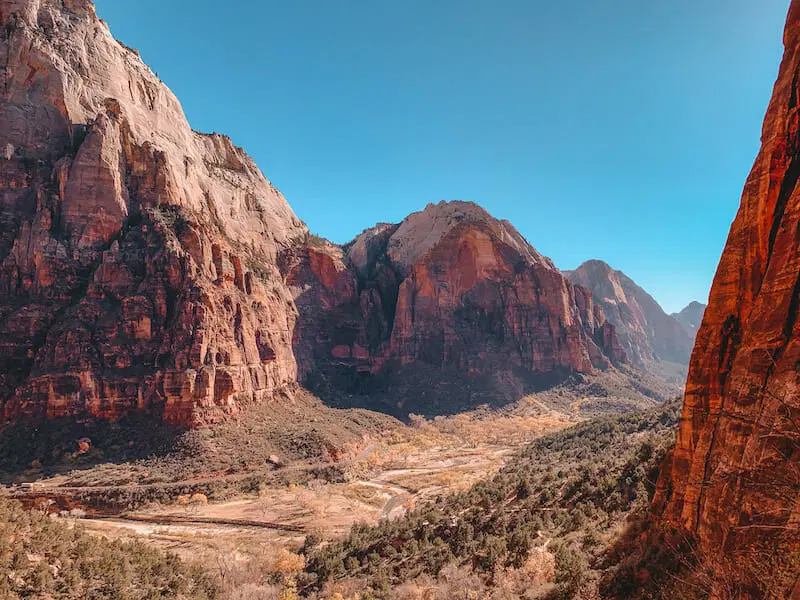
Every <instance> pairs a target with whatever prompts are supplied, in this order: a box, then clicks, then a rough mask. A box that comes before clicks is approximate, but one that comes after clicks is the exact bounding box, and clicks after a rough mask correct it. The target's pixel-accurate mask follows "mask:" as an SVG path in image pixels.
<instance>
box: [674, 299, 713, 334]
mask: <svg viewBox="0 0 800 600" xmlns="http://www.w3.org/2000/svg"><path fill="white" fill-rule="evenodd" d="M705 311H706V305H705V304H701V303H700V302H696V301H695V302H690V303H689V304H688V305H687V306H686V307H685V308H684V309H683V310H681V312H677V313H673V314H672V315H670V316H671V317H672V318H673V319H675V320H676V321H677V322H678V323H680V324H681V327H683V330H684V331H685V332H686V333H687V334H688V335H689V337H690V338H691V339H692V342H694V340H695V338H697V331H698V330H699V329H700V324H701V323H702V322H703V314H704V313H705Z"/></svg>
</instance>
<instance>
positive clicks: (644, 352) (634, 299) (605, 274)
mask: <svg viewBox="0 0 800 600" xmlns="http://www.w3.org/2000/svg"><path fill="white" fill-rule="evenodd" d="M564 275H565V276H566V277H568V278H569V279H570V280H571V281H573V282H574V283H577V284H578V285H581V286H583V287H585V288H587V289H588V290H591V292H592V295H593V296H594V298H595V301H596V302H597V303H598V304H599V305H600V306H601V307H602V308H603V311H604V312H605V314H606V317H607V318H608V320H609V321H610V322H611V323H612V324H613V325H614V327H615V328H616V330H617V335H618V336H619V341H620V344H621V345H622V347H623V348H624V349H625V352H626V353H627V355H628V357H629V358H630V359H631V361H632V362H634V363H635V364H637V365H639V366H640V367H647V366H648V365H649V364H650V363H652V362H653V361H657V360H664V361H668V362H673V363H678V364H684V365H685V364H687V363H688V362H689V355H690V354H691V352H692V341H693V338H690V336H689V335H688V334H687V333H686V332H685V331H684V329H683V327H681V325H680V323H678V321H677V320H676V319H675V318H674V317H671V316H670V315H668V314H666V313H665V312H664V310H663V309H662V308H661V306H659V304H658V302H656V301H655V300H654V299H653V297H652V296H650V294H648V293H647V292H645V291H644V290H643V289H642V288H641V287H639V286H638V285H636V283H635V282H634V281H633V280H632V279H631V278H630V277H628V276H627V275H625V273H623V272H622V271H615V270H614V269H612V268H611V267H610V266H608V265H607V264H606V263H604V262H602V261H599V260H590V261H587V262H585V263H583V264H582V265H581V266H580V267H578V268H577V269H576V270H574V271H565V272H564Z"/></svg>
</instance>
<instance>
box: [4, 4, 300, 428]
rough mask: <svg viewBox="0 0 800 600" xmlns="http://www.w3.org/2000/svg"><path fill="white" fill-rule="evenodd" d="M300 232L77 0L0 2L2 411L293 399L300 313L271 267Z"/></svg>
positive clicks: (242, 159)
mask: <svg viewBox="0 0 800 600" xmlns="http://www.w3.org/2000/svg"><path fill="white" fill-rule="evenodd" d="M305 234H306V230H305V227H304V225H303V224H302V223H301V222H300V220H299V219H297V217H295V215H294V214H293V212H292V210H291V208H290V207H289V205H288V204H287V203H286V201H285V200H284V199H283V197H282V196H281V195H280V193H279V192H278V191H277V190H276V189H275V188H274V187H272V186H271V185H270V183H269V182H268V181H267V180H266V179H265V178H264V176H263V175H262V174H261V173H260V172H259V170H258V169H257V168H256V166H255V165H254V163H253V162H252V160H251V159H250V158H248V157H247V156H246V155H245V153H244V152H243V151H242V150H241V149H240V148H237V147H235V146H234V145H233V144H232V143H231V141H230V140H229V139H227V138H225V137H222V136H218V135H203V134H200V133H197V132H194V131H192V130H191V128H190V127H189V124H188V123H187V121H186V119H185V117H184V114H183V111H182V109H181V106H180V104H179V103H178V101H177V99H176V98H175V97H174V96H173V94H172V93H171V92H170V91H169V89H167V87H166V86H165V85H164V84H163V83H161V81H160V80H159V79H158V78H157V77H156V76H155V75H154V74H153V73H152V72H151V71H150V69H149V68H148V67H147V66H145V65H144V64H143V63H142V61H141V59H140V57H139V55H138V54H137V53H136V52H134V51H132V50H130V49H128V48H126V47H124V46H123V45H121V44H120V43H119V42H117V41H116V40H114V38H113V37H112V36H111V34H110V32H109V30H108V27H107V26H106V25H105V23H103V22H102V21H101V20H99V19H98V18H97V16H96V15H95V12H94V7H93V4H92V3H91V2H89V1H88V0H70V1H66V0H65V1H62V0H0V402H2V412H3V415H4V417H5V418H17V417H21V416H29V417H34V418H43V417H57V416H63V415H82V414H91V415H94V416H100V417H109V418H115V417H118V416H120V415H121V414H124V413H126V412H129V411H131V410H151V411H154V412H158V413H159V414H162V415H163V418H164V419H166V420H168V421H172V422H176V423H181V424H190V425H194V424H200V423H206V422H212V421H215V420H218V419H220V418H222V417H224V416H225V415H226V414H230V413H231V412H235V411H236V410H237V406H239V405H240V403H243V402H258V401H263V400H265V399H268V398H271V397H275V396H280V395H286V394H291V391H292V389H293V386H294V385H295V379H296V364H295V359H294V355H293V350H292V331H293V326H294V321H295V318H296V310H295V308H294V304H293V301H292V297H291V295H290V294H289V293H288V291H287V289H286V287H285V286H284V284H283V280H282V277H281V275H280V273H279V270H278V268H277V266H276V265H277V257H278V254H279V253H280V252H281V251H282V250H283V249H285V248H287V247H289V246H292V245H293V244H295V242H296V241H297V240H298V239H300V238H302V237H303V236H304V235H305Z"/></svg>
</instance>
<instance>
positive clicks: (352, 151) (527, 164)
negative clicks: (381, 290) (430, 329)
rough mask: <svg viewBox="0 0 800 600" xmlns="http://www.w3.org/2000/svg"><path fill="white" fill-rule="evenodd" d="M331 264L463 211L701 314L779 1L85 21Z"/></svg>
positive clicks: (372, 7) (261, 5)
mask: <svg viewBox="0 0 800 600" xmlns="http://www.w3.org/2000/svg"><path fill="white" fill-rule="evenodd" d="M96 1H97V5H98V12H99V14H100V16H101V17H103V18H104V19H106V21H108V23H109V25H110V27H111V30H112V32H113V33H114V34H115V35H116V36H117V37H118V38H120V39H121V40H122V41H124V42H125V43H126V44H128V45H129V46H132V47H134V48H138V49H139V50H140V52H141V54H142V56H143V57H144V59H145V61H146V62H147V63H148V64H150V66H151V67H152V68H153V70H155V71H157V72H158V73H159V75H160V76H161V78H162V79H163V80H164V81H165V82H166V83H167V85H169V86H170V87H171V88H172V89H173V91H174V92H175V93H176V94H177V96H178V97H179V98H180V100H181V102H182V104H183V107H184V109H185V111H186V115H187V117H188V118H189V121H190V122H191V124H192V126H193V127H194V128H195V129H199V130H202V131H217V132H220V133H226V134H228V135H230V136H231V137H232V138H233V140H234V142H235V143H237V144H238V145H240V146H243V147H244V148H245V149H246V150H247V151H248V152H249V153H250V154H251V155H252V156H253V157H254V158H255V160H256V162H257V163H258V164H259V166H260V167H261V169H262V170H263V171H264V173H265V174H266V175H267V177H269V178H270V180H271V181H272V182H273V183H274V184H275V185H276V186H277V187H278V188H279V189H280V190H281V191H282V192H283V193H284V194H285V196H286V197H287V199H288V200H289V202H290V203H291V205H292V207H293V208H294V210H295V212H296V213H297V214H298V216H299V217H300V218H302V219H303V220H304V221H306V223H308V225H309V227H310V228H311V230H312V231H314V232H315V233H318V234H320V235H323V236H325V237H327V238H329V239H332V240H333V241H336V242H344V241H347V240H349V239H350V238H352V237H353V236H354V235H355V234H357V233H358V232H360V231H361V230H362V229H364V228H366V227H368V226H371V225H373V224H374V223H376V222H378V221H391V222H395V221H399V220H401V219H402V218H403V217H404V216H405V215H407V214H408V213H409V212H412V211H415V210H420V209H422V208H423V207H424V206H425V205H426V204H427V203H428V202H435V201H438V200H442V199H447V200H450V199H460V200H473V201H475V202H478V203H479V204H481V205H483V206H484V207H485V208H487V209H488V210H489V211H490V212H491V213H493V214H494V215H495V216H497V217H501V218H506V219H509V220H510V221H511V222H513V223H514V224H515V225H516V226H517V228H518V229H519V230H520V231H521V232H522V233H523V234H524V235H525V236H526V237H527V238H528V240H529V241H530V242H531V243H532V244H533V245H534V246H535V247H536V248H537V249H539V250H540V251H541V252H543V253H544V254H547V255H548V256H550V257H552V258H553V260H554V261H555V263H556V265H558V266H559V267H560V268H562V269H571V268H574V267H576V266H577V265H578V264H580V263H581V262H582V261H583V260H585V259H589V258H599V259H603V260H605V261H606V262H608V263H609V264H611V265H612V266H613V267H615V268H617V269H621V270H623V271H625V272H626V273H627V274H628V275H629V276H631V277H632V278H633V279H634V280H635V281H637V282H638V283H639V284H640V285H642V286H643V287H644V288H645V289H647V290H648V291H650V292H651V293H652V294H653V295H654V296H655V297H656V299H657V300H659V301H660V302H661V303H662V305H663V306H664V308H665V309H666V310H667V311H673V310H678V309H680V308H682V307H683V306H684V305H685V304H687V303H688V302H689V301H690V300H693V299H698V300H701V301H705V299H706V297H707V295H708V288H709V286H710V283H711V279H712V277H713V274H714V271H715V269H716V265H717V262H718V260H719V256H720V253H721V251H722V247H723V245H724V243H725V239H726V236H727V232H728V228H729V226H730V223H731V220H732V219H733V217H734V215H735V212H736V209H737V207H738V205H739V198H740V195H741V190H742V187H743V184H744V181H745V178H746V176H747V174H748V172H749V170H750V167H751V165H752V162H753V159H754V158H755V155H756V152H757V150H758V145H759V136H760V133H761V123H762V119H763V115H764V111H765V109H766V105H767V102H768V100H769V96H770V92H771V90H772V85H773V83H774V80H775V76H776V74H777V69H778V64H779V60H780V55H781V51H782V48H781V37H782V29H783V22H784V19H785V16H786V11H787V9H788V4H789V0H669V1H668V2H652V1H642V0H603V1H602V2H601V1H598V0H559V1H555V0H280V1H277V0H226V1H225V2H219V0H216V1H213V2H212V1H210V0H136V1H135V2H121V1H120V0H96Z"/></svg>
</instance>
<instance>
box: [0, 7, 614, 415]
mask: <svg viewBox="0 0 800 600" xmlns="http://www.w3.org/2000/svg"><path fill="white" fill-rule="evenodd" d="M0 64H2V65H5V66H4V67H2V70H1V71H0V78H1V79H0V82H2V90H3V91H2V97H0V150H2V155H1V156H0V406H2V416H3V418H4V419H18V418H32V419H43V418H55V417H62V416H87V415H88V416H94V417H102V418H111V419H115V418H119V417H121V416H122V415H125V414H127V413H129V412H132V411H146V412H150V413H153V414H155V415H158V416H160V417H162V418H163V419H164V420H166V421H168V422H172V423H177V424H182V425H190V426H196V425H202V424H206V423H212V422H215V421H218V420H220V419H222V418H224V417H225V416H226V415H228V414H231V413H234V412H236V411H237V410H239V408H240V407H241V406H242V405H244V404H249V403H257V402H263V401H267V400H269V399H272V398H277V397H285V396H291V395H292V394H293V392H294V390H295V388H296V385H297V379H298V371H299V375H300V377H301V378H302V379H303V381H305V382H307V383H309V384H310V385H312V387H313V386H314V385H319V386H321V387H322V388H324V387H325V386H328V387H329V388H330V389H336V390H338V391H342V392H344V393H350V392H352V391H353V390H364V389H375V388H376V386H377V388H378V389H381V390H384V391H388V392H391V393H390V394H389V395H390V396H391V397H392V398H397V399H399V401H400V403H401V404H402V402H403V401H404V399H407V398H409V397H411V398H412V399H413V400H414V401H415V402H416V404H417V405H420V404H421V405H423V406H425V404H426V403H429V401H430V402H433V403H435V402H437V398H446V397H449V396H452V395H456V396H457V395H459V394H463V393H464V392H465V389H466V390H467V391H466V393H467V395H468V396H469V398H468V400H470V401H472V400H475V393H476V392H475V390H477V389H479V388H480V389H481V390H484V391H485V392H486V396H485V398H486V400H487V401H490V400H493V399H494V398H496V397H497V393H498V390H499V393H501V394H502V395H503V396H505V397H508V398H515V397H519V396H520V395H521V394H522V393H523V392H524V390H525V389H526V388H528V387H531V386H532V385H542V384H543V383H544V382H547V381H551V380H554V379H555V378H561V377H564V376H566V375H568V374H570V373H576V372H577V373H590V372H592V371H593V370H595V369H605V368H608V367H609V366H610V365H612V363H615V362H616V363H620V362H623V361H624V360H625V354H624V352H623V350H622V349H621V347H620V346H619V344H618V342H617V339H616V335H615V333H614V328H613V327H612V326H611V324H610V323H609V322H608V321H606V319H605V316H604V314H603V311H602V310H601V309H600V307H598V306H597V305H596V304H595V303H594V301H593V299H592V296H591V294H590V293H589V292H588V291H587V290H585V289H583V288H581V287H579V286H575V285H573V284H571V283H570V282H569V281H568V280H566V279H565V278H564V277H563V276H562V275H561V273H560V272H559V271H558V270H557V269H556V268H555V267H554V266H553V264H552V263H551V262H550V261H549V259H546V258H544V257H543V256H541V255H540V254H539V253H537V252H536V250H534V249H533V248H532V247H531V246H530V245H529V244H528V243H527V242H526V241H525V240H524V239H523V238H522V236H520V234H519V233H517V231H516V230H515V229H514V228H513V227H512V226H511V225H510V224H508V223H506V222H501V221H497V220H495V219H493V218H491V217H490V216H489V215H488V214H487V213H486V212H485V211H483V210H482V209H480V208H478V207H477V206H475V205H472V204H467V203H452V204H445V203H443V204H440V205H437V206H433V205H431V206H429V207H428V208H427V209H426V210H425V211H422V212H420V213H416V214H413V215H411V216H410V217H408V218H407V219H406V220H405V221H403V223H401V224H400V225H378V226H377V227H375V228H373V229H371V230H368V231H366V232H364V233H363V234H362V235H361V236H359V237H358V238H357V239H356V240H354V242H353V243H352V244H350V245H349V246H347V247H346V248H339V247H336V246H334V245H332V244H329V243H327V242H325V241H324V240H321V239H318V238H316V237H315V236H311V235H309V233H308V231H307V229H306V228H305V226H304V225H303V224H302V222H301V221H300V220H298V219H297V217H295V215H294V214H293V213H292V210H291V209H290V207H289V205H288V204H287V203H286V201H285V200H284V198H283V197H282V196H281V194H280V193H279V192H278V191H277V190H276V189H275V188H274V187H272V186H271V185H270V183H269V182H268V181H267V180H266V179H265V178H264V176H263V175H262V174H261V173H260V171H259V170H258V169H257V168H256V166H255V164H254V163H253V162H252V160H251V159H250V158H248V157H247V156H246V155H245V153H244V152H243V151H242V150H241V149H240V148H237V147H235V146H234V145H233V144H232V143H231V141H230V140H229V139H227V138H225V137H222V136H219V135H204V134H200V133H197V132H194V131H192V130H191V129H190V127H189V125H188V123H187V121H186V119H185V117H184V115H183V112H182V109H181V107H180V104H179V103H178V101H177V99H176V98H175V97H174V96H173V95H172V93H171V92H170V91H169V90H168V89H167V88H166V86H164V85H163V83H162V82H161V81H160V80H159V79H158V78H157V77H156V76H155V75H154V74H153V73H152V72H151V71H150V69H149V68H147V67H146V66H145V65H144V64H143V63H142V61H141V59H140V57H139V55H138V54H137V53H136V52H135V51H133V50H130V49H129V48H127V47H125V46H124V45H122V44H120V43H119V42H117V41H116V40H114V38H113V37H112V36H111V34H110V32H109V30H108V27H107V26H106V25H105V23H103V22H102V21H101V20H99V19H98V18H97V16H96V14H95V11H94V6H93V4H92V3H91V2H90V1H89V0H0ZM298 307H299V309H300V321H299V322H298V320H297V317H298ZM448 382H449V383H448ZM448 385H451V387H448ZM465 386H466V387H465ZM426 394H428V395H427V396H426ZM395 408H397V407H396V406H395ZM434 410H435V409H434Z"/></svg>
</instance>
